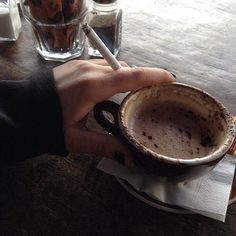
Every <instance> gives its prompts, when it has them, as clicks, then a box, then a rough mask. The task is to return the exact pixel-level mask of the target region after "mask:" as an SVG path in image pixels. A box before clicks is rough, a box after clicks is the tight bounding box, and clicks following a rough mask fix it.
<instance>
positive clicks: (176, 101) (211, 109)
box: [126, 86, 227, 159]
mask: <svg viewBox="0 0 236 236" xmlns="http://www.w3.org/2000/svg"><path fill="white" fill-rule="evenodd" d="M202 96H203V95H202V94H199V93H198V92H196V91H194V90H193V91H192V90H189V91H188V90H186V91H182V90H181V89H180V90H178V89H175V90H174V89H173V88H171V87H165V86H164V87H163V88H161V89H158V90H155V91H151V92H150V91H149V92H148V93H140V94H137V96H135V98H133V101H132V102H130V105H129V104H128V106H127V107H126V110H127V114H128V115H127V116H126V124H127V127H128V130H129V132H130V134H131V135H132V136H133V137H134V139H135V140H136V141H137V142H138V143H140V144H141V145H142V146H144V147H145V148H147V149H150V150H152V151H153V152H156V153H157V154H161V155H164V156H168V157H172V158H175V159H195V158H202V157H205V156H206V155H209V154H211V153H213V152H214V151H215V150H216V149H218V148H219V146H220V145H221V144H223V143H224V141H225V139H226V132H227V124H226V121H224V119H222V117H220V116H221V111H220V109H219V107H217V106H216V105H215V104H214V103H212V101H210V100H211V98H209V97H207V96H206V97H202ZM209 99H210V100H209ZM134 101H135V102H134Z"/></svg>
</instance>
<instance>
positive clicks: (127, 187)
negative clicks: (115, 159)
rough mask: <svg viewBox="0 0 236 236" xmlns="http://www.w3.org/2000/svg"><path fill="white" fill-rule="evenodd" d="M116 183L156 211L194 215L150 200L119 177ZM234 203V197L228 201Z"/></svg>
mask: <svg viewBox="0 0 236 236" xmlns="http://www.w3.org/2000/svg"><path fill="white" fill-rule="evenodd" d="M116 179H117V181H118V182H119V183H120V185H121V186H122V187H123V188H124V189H125V190H126V191H128V192H129V193H130V194H131V195H133V196H134V197H136V198H137V199H139V200H140V201H142V202H144V203H146V204H148V205H150V206H152V207H155V208H157V209H160V210H163V211H167V212H172V213H177V214H196V213H194V212H192V211H190V210H187V209H184V208H182V207H178V206H174V205H170V204H167V203H163V202H161V201H159V200H157V199H154V198H151V197H150V196H148V195H147V194H146V193H142V192H139V191H137V190H136V189H135V188H133V187H132V185H130V184H129V183H128V182H127V181H126V180H124V179H121V178H119V177H116ZM235 201H236V196H234V197H233V198H232V199H230V201H229V205H230V204H232V203H233V202H235Z"/></svg>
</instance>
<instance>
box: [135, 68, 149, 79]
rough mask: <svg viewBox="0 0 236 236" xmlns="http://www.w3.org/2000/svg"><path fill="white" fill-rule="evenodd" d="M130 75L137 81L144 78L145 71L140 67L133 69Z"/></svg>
mask: <svg viewBox="0 0 236 236" xmlns="http://www.w3.org/2000/svg"><path fill="white" fill-rule="evenodd" d="M132 73H133V76H134V77H136V78H137V79H138V78H139V79H141V78H146V74H145V69H144V68H142V67H137V68H133V69H132Z"/></svg>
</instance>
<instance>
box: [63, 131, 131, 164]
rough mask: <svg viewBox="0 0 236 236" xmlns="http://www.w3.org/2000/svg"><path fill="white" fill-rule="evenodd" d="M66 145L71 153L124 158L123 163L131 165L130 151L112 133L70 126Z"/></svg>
mask: <svg viewBox="0 0 236 236" xmlns="http://www.w3.org/2000/svg"><path fill="white" fill-rule="evenodd" d="M65 140H66V147H67V150H68V151H69V152H71V153H76V154H90V155H96V156H99V157H107V158H111V159H114V158H116V157H118V156H119V158H122V157H123V158H124V160H122V161H124V162H125V165H127V166H132V165H133V164H132V163H133V161H132V160H133V158H132V155H131V152H130V151H129V149H128V148H127V147H126V145H125V144H124V143H122V141H120V140H119V139H118V138H116V137H114V136H113V135H109V134H100V133H95V132H92V131H89V130H87V129H85V128H84V129H78V128H76V127H73V128H70V129H69V130H68V131H67V132H66V139H65Z"/></svg>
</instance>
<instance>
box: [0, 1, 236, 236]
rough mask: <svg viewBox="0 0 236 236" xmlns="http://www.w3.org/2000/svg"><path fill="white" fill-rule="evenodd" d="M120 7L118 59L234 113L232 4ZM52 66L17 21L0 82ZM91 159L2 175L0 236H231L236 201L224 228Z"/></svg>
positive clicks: (51, 159) (27, 165) (235, 10)
mask: <svg viewBox="0 0 236 236" xmlns="http://www.w3.org/2000/svg"><path fill="white" fill-rule="evenodd" d="M123 2H124V18H123V19H124V22H123V41H122V50H121V53H120V56H119V58H120V59H122V60H125V61H127V62H128V63H129V64H130V65H132V64H134V65H137V66H156V67H162V68H166V69H168V70H170V71H172V72H174V73H175V74H176V75H177V80H178V81H179V82H185V83H189V84H192V85H195V86H197V87H200V88H203V89H205V90H206V91H208V92H209V93H211V94H212V95H214V96H216V98H218V99H219V100H221V101H222V102H223V103H224V104H225V105H226V106H227V107H228V108H229V110H230V111H231V112H232V114H236V47H235V43H236V2H235V1H234V0H227V1H221V0H214V1H213V0H209V1H203V0H195V1H185V0H159V1H157V0H148V1H144V3H142V1H135V0H129V1H123ZM139 2H141V3H142V4H143V5H141V3H139ZM86 57H87V56H86V55H85V56H83V57H82V58H86ZM58 64H59V63H53V62H46V61H44V60H43V59H42V58H41V57H40V56H39V55H38V54H37V53H36V51H35V49H34V46H33V42H32V37H31V33H30V30H29V27H28V24H27V23H26V22H25V21H24V20H23V32H22V34H21V36H20V38H19V39H18V41H17V42H12V43H0V79H23V78H26V77H27V76H29V75H30V74H32V73H33V72H35V71H37V70H40V69H43V68H46V67H47V68H50V67H52V66H55V65H58ZM98 161H99V160H98V159H97V158H96V157H90V156H83V157H82V156H81V157H77V156H69V157H67V158H60V157H56V156H48V155H43V156H39V157H35V158H34V159H32V160H28V161H26V162H24V163H21V164H19V165H17V166H14V167H9V168H6V169H2V170H1V171H0V235H82V236H83V235H89V236H90V235H91V236H92V235H98V236H100V235H101V236H104V235H117V236H118V235H122V236H123V235H137V236H139V235H140V236H141V235H142V236H152V235H155V236H156V235H159V236H162V235H163V236H164V235H165V236H166V235H170V236H173V235H176V236H177V235H178V236H179V235H186V236H187V235H188V236H189V235H196V236H234V235H236V227H235V224H236V203H234V204H232V205H231V206H230V207H229V208H228V212H227V217H226V222H225V223H221V222H218V221H215V220H212V219H209V218H206V217H203V216H199V215H177V214H172V213H167V212H163V211H160V210H157V209H155V208H152V207H150V206H148V205H145V204H144V203H142V202H140V201H139V200H137V199H135V198H134V197H133V196H131V195H130V194H129V193H127V192H126V191H125V190H124V189H123V188H122V187H121V186H120V185H119V183H118V182H117V181H116V180H115V178H113V177H111V176H109V175H106V174H104V173H103V172H101V171H98V170H97V169H96V165H97V163H98Z"/></svg>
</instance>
